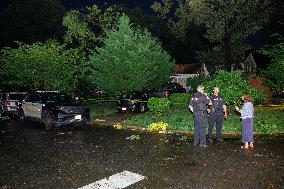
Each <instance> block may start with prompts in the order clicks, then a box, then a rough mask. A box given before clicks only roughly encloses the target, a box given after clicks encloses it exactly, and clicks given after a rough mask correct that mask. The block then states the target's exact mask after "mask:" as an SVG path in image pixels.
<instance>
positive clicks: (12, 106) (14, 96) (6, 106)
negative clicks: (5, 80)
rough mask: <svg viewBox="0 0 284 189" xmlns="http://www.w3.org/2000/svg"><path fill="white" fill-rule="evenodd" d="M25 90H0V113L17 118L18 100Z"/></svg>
mask: <svg viewBox="0 0 284 189" xmlns="http://www.w3.org/2000/svg"><path fill="white" fill-rule="evenodd" d="M25 94H27V92H17V91H12V92H11V91H10V92H1V93H0V115H1V116H8V117H10V118H17V117H18V113H19V104H20V103H19V100H20V99H21V98H22V97H23V95H25Z"/></svg>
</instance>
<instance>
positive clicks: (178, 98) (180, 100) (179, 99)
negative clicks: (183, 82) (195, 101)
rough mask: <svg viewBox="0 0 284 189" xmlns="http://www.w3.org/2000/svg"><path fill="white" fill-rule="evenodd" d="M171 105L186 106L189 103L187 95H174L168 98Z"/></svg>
mask: <svg viewBox="0 0 284 189" xmlns="http://www.w3.org/2000/svg"><path fill="white" fill-rule="evenodd" d="M169 100H170V103H171V105H179V104H182V105H187V104H188V101H189V95H188V94H187V93H174V94H172V95H171V96H170V97H169Z"/></svg>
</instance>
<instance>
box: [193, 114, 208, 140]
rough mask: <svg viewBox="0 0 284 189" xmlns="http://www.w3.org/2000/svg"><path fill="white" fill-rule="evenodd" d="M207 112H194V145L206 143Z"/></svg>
mask: <svg viewBox="0 0 284 189" xmlns="http://www.w3.org/2000/svg"><path fill="white" fill-rule="evenodd" d="M206 115H207V114H206V112H201V111H198V112H194V113H193V117H194V145H198V144H199V145H205V144H206Z"/></svg>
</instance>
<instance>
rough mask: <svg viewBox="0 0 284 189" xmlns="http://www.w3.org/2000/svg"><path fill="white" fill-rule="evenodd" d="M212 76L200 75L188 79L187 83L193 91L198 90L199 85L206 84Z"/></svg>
mask: <svg viewBox="0 0 284 189" xmlns="http://www.w3.org/2000/svg"><path fill="white" fill-rule="evenodd" d="M209 79H210V78H209V77H208V76H203V75H198V76H194V77H190V78H188V79H187V80H186V85H187V86H190V90H191V92H196V89H197V86H198V85H204V84H205V82H206V81H208V80H209Z"/></svg>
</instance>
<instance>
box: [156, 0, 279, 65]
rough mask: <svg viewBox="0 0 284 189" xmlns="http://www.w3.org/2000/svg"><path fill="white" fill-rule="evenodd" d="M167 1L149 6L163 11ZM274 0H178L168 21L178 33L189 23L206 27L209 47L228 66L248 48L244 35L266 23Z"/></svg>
mask: <svg viewBox="0 0 284 189" xmlns="http://www.w3.org/2000/svg"><path fill="white" fill-rule="evenodd" d="M171 2H172V1H171V0H163V4H161V3H157V2H156V3H155V4H154V5H153V9H154V10H156V11H158V12H161V13H162V14H161V15H165V14H166V13H167V11H168V12H169V8H171V6H169V5H170V4H171ZM276 2H277V1H276V0H272V1H271V0H238V1H235V0H181V1H179V4H178V8H177V11H176V14H177V17H178V19H177V21H175V22H173V21H171V23H172V26H173V30H174V31H176V32H177V33H178V34H179V35H181V36H182V34H183V33H184V29H185V28H186V27H187V26H188V25H189V24H190V23H192V22H194V23H196V24H200V25H202V24H203V25H204V26H205V27H206V29H207V32H206V36H205V37H206V38H208V39H209V40H210V41H211V43H212V44H214V46H212V48H211V50H210V51H212V50H213V49H214V48H216V47H217V48H218V49H220V50H219V53H222V57H223V61H222V64H223V65H224V66H225V69H226V70H230V69H231V65H232V64H234V63H237V62H239V61H240V59H241V58H243V57H242V56H243V54H244V51H246V50H247V48H248V46H247V45H246V43H245V41H246V39H247V37H248V36H250V35H252V34H254V33H255V32H256V31H258V30H259V29H260V28H261V27H263V26H265V24H267V22H268V21H269V18H270V15H271V13H272V11H273V9H274V7H275V5H276ZM167 7H168V8H167ZM165 8H167V9H165ZM166 10H167V11H166ZM210 51H209V53H205V52H203V55H206V56H208V55H210V54H211V52H210ZM216 52H218V51H215V53H216ZM235 52H238V53H235ZM201 55H202V54H201ZM220 56H221V54H220V55H219V57H220ZM220 61H221V60H220Z"/></svg>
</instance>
